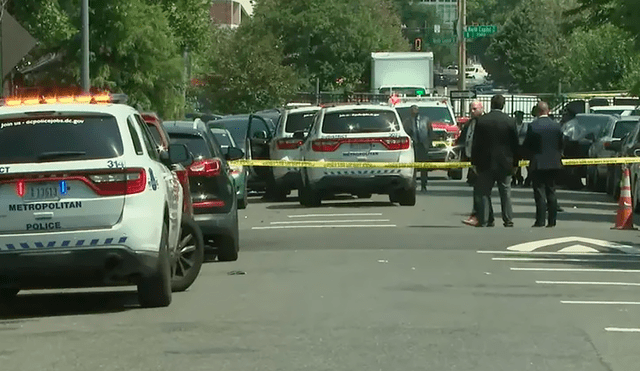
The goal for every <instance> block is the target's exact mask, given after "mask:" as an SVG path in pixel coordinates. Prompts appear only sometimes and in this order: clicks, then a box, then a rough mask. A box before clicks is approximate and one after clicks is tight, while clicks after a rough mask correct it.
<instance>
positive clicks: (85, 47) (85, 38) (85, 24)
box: [81, 0, 91, 93]
mask: <svg viewBox="0 0 640 371" xmlns="http://www.w3.org/2000/svg"><path fill="white" fill-rule="evenodd" d="M81 74H82V90H83V91H84V92H85V93H89V91H90V90H91V82H90V80H89V0H82V65H81Z"/></svg>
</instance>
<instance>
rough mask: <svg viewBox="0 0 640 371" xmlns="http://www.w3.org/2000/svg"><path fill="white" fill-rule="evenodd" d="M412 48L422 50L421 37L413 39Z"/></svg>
mask: <svg viewBox="0 0 640 371" xmlns="http://www.w3.org/2000/svg"><path fill="white" fill-rule="evenodd" d="M413 49H414V50H415V51H417V52H419V51H421V50H422V39H421V38H419V37H418V38H416V39H415V40H413Z"/></svg>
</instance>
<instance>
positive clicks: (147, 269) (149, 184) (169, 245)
mask: <svg viewBox="0 0 640 371" xmlns="http://www.w3.org/2000/svg"><path fill="white" fill-rule="evenodd" d="M152 143H154V142H153V140H152V137H151V134H150V133H149V131H148V129H147V126H146V125H145V124H144V122H143V120H142V118H141V117H140V115H139V113H138V112H137V111H136V110H135V109H133V108H131V107H129V106H127V105H123V104H113V103H111V102H110V101H109V97H108V96H106V97H105V96H97V97H85V96H82V97H63V98H50V99H46V100H45V99H35V100H27V101H25V100H6V101H5V102H4V106H3V107H0V167H1V168H3V169H4V170H3V171H2V173H0V298H3V299H7V298H11V297H13V296H14V295H16V294H17V292H18V290H20V289H32V288H62V287H93V286H105V285H106V286H115V285H126V284H137V286H138V293H139V299H140V303H141V304H142V305H143V306H149V307H151V306H166V305H169V304H170V302H171V272H172V269H171V268H172V264H175V257H176V256H177V254H176V252H175V249H176V247H177V246H178V239H179V233H180V222H181V218H182V197H183V196H182V195H183V193H182V188H181V185H180V183H179V182H178V180H177V179H176V178H175V177H174V176H173V175H172V173H171V171H170V170H169V169H168V168H167V166H166V164H169V163H170V162H171V161H170V160H169V154H168V153H167V152H161V151H159V149H158V148H156V147H155V146H154V145H153V144H152ZM178 160H179V159H178Z"/></svg>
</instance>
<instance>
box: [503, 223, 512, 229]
mask: <svg viewBox="0 0 640 371" xmlns="http://www.w3.org/2000/svg"><path fill="white" fill-rule="evenodd" d="M504 226H505V227H507V228H511V227H513V222H506V223H504Z"/></svg>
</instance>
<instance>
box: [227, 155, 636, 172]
mask: <svg viewBox="0 0 640 371" xmlns="http://www.w3.org/2000/svg"><path fill="white" fill-rule="evenodd" d="M562 163H563V164H564V165H565V166H581V165H614V164H634V163H636V164H637V163H640V157H613V158H572V159H563V160H562ZM229 164H230V165H235V166H263V167H317V168H343V169H349V168H377V169H382V168H386V169H407V168H411V169H434V170H437V169H462V168H466V167H471V163H470V162H453V161H452V162H404V163H400V162H364V161H363V162H354V161H285V160H236V161H231V162H229ZM528 165H529V161H527V160H523V161H520V163H519V165H518V166H528Z"/></svg>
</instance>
